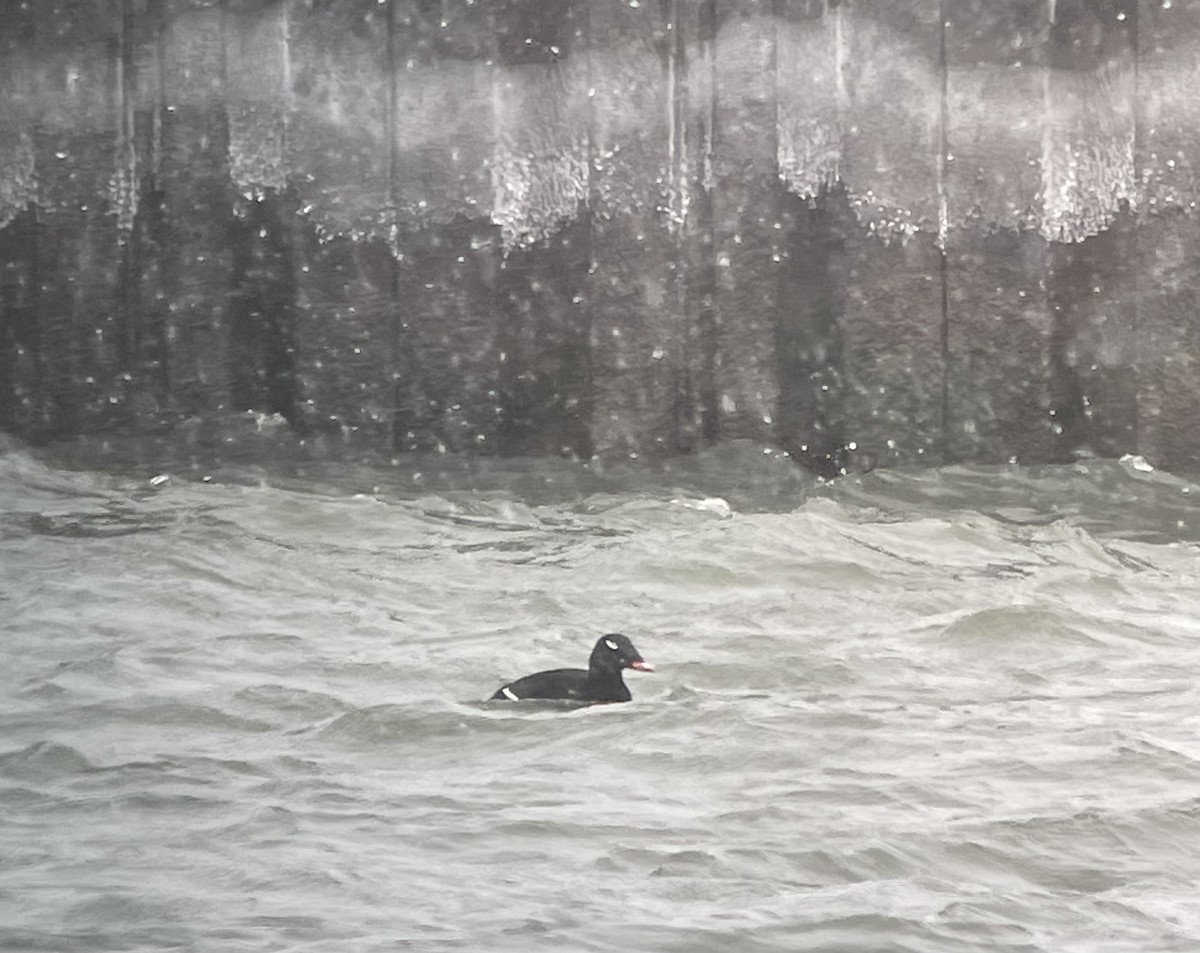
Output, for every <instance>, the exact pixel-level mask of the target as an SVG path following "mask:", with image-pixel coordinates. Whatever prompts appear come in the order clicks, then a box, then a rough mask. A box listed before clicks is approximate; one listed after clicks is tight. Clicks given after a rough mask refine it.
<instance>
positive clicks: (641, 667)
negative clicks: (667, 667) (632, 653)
mask: <svg viewBox="0 0 1200 953" xmlns="http://www.w3.org/2000/svg"><path fill="white" fill-rule="evenodd" d="M629 667H630V668H636V669H637V670H638V671H639V672H653V671H654V666H653V665H651V664H650V663H649V662H647V661H645V660H643V659H638V660H637V661H636V662H630V663H629Z"/></svg>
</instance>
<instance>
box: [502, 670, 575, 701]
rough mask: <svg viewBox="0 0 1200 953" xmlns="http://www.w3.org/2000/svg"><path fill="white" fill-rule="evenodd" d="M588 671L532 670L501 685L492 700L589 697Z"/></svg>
mask: <svg viewBox="0 0 1200 953" xmlns="http://www.w3.org/2000/svg"><path fill="white" fill-rule="evenodd" d="M587 684H588V673H587V670H586V669H582V668H552V669H550V670H549V671H545V672H534V673H533V674H532V675H526V676H524V677H523V678H518V679H517V680H516V681H512V682H509V683H508V684H507V685H501V686H500V687H499V688H498V689H496V693H495V694H494V695H492V700H493V701H502V700H507V701H511V702H515V701H520V700H521V699H523V698H568V699H570V698H579V699H586V698H588V697H589V693H588V691H587Z"/></svg>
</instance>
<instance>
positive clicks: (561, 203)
mask: <svg viewBox="0 0 1200 953" xmlns="http://www.w3.org/2000/svg"><path fill="white" fill-rule="evenodd" d="M585 83H586V77H585V76H581V75H579V73H578V70H577V69H575V68H571V67H567V66H559V65H557V64H548V65H544V64H536V65H528V66H520V67H514V68H510V69H498V70H497V71H496V72H495V74H494V83H493V95H492V102H493V123H494V129H495V145H494V151H493V154H492V157H491V175H492V221H493V222H495V223H496V224H497V225H499V226H500V230H501V234H502V236H503V240H504V244H505V245H506V246H513V245H524V244H532V243H535V242H538V241H541V240H542V239H545V238H547V237H549V236H550V235H552V234H553V233H554V232H556V231H557V230H558V228H559V226H560V225H561V224H562V223H563V222H566V221H568V220H570V219H572V218H574V217H575V216H576V215H577V214H578V211H579V207H580V204H581V203H584V202H586V201H587V199H588V162H589V158H590V157H589V155H588V151H589V148H588V147H589V137H588V128H587V116H588V109H587V107H586V105H585V104H584V103H581V102H580V99H581V97H582V98H586V97H587V87H586V85H585Z"/></svg>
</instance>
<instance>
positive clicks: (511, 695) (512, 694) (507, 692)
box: [500, 685, 521, 702]
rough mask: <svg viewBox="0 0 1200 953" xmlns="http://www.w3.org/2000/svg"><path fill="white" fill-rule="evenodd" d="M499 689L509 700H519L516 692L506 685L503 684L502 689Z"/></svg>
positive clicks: (519, 697)
mask: <svg viewBox="0 0 1200 953" xmlns="http://www.w3.org/2000/svg"><path fill="white" fill-rule="evenodd" d="M500 691H502V692H504V697H505V698H507V699H508V700H509V701H510V702H519V701H520V700H521V696H520V695H518V694H517V693H516V692H514V691H513V690H512V689H511V688H509V687H508V686H507V685H505V686H504V687H503V688H502V689H500Z"/></svg>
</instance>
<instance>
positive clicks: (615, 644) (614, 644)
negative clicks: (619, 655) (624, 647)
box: [604, 639, 617, 652]
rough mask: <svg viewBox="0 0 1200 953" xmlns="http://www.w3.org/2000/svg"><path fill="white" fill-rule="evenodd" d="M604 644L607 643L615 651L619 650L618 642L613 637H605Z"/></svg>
mask: <svg viewBox="0 0 1200 953" xmlns="http://www.w3.org/2000/svg"><path fill="white" fill-rule="evenodd" d="M604 644H605V645H607V646H608V647H609V648H610V649H612V650H613V651H614V652H615V651H616V650H617V643H616V642H614V641H613V640H612V639H605V640H604Z"/></svg>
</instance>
